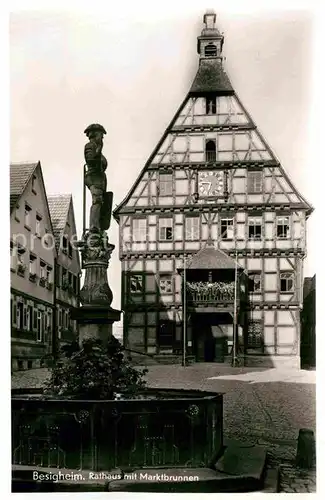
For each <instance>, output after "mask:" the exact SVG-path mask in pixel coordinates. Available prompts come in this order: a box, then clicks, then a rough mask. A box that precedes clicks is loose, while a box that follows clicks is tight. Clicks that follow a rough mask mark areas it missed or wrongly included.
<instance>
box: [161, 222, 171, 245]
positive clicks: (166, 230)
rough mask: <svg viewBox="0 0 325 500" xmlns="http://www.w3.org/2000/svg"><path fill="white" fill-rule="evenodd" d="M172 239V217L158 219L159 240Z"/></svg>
mask: <svg viewBox="0 0 325 500" xmlns="http://www.w3.org/2000/svg"><path fill="white" fill-rule="evenodd" d="M172 239H173V219H172V218H168V219H162V218H160V219H159V240H160V241H170V240H172Z"/></svg>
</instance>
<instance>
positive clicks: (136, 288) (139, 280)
mask: <svg viewBox="0 0 325 500" xmlns="http://www.w3.org/2000/svg"><path fill="white" fill-rule="evenodd" d="M130 292H131V293H142V292H143V275H142V274H132V275H131V276H130Z"/></svg>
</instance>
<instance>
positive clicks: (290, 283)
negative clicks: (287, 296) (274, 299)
mask: <svg viewBox="0 0 325 500" xmlns="http://www.w3.org/2000/svg"><path fill="white" fill-rule="evenodd" d="M280 290H281V292H292V291H293V290H294V273H291V272H288V273H280Z"/></svg>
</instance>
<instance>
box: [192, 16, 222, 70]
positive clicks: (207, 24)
mask: <svg viewBox="0 0 325 500" xmlns="http://www.w3.org/2000/svg"><path fill="white" fill-rule="evenodd" d="M216 18H217V16H216V14H215V12H214V11H213V10H207V12H206V13H205V14H204V16H203V23H204V28H203V30H202V32H201V36H199V37H198V39H197V51H198V54H199V55H200V63H201V61H202V60H207V59H208V60H211V59H217V60H219V61H220V62H221V61H222V55H221V53H222V46H223V39H224V37H223V35H221V34H220V32H219V31H218V29H217V28H216Z"/></svg>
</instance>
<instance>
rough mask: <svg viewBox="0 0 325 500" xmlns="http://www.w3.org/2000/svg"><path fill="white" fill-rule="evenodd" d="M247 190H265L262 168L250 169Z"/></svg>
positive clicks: (249, 191)
mask: <svg viewBox="0 0 325 500" xmlns="http://www.w3.org/2000/svg"><path fill="white" fill-rule="evenodd" d="M247 191H248V193H251V194H254V193H262V191H263V172H262V170H253V171H252V170H249V171H248V172H247Z"/></svg>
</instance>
